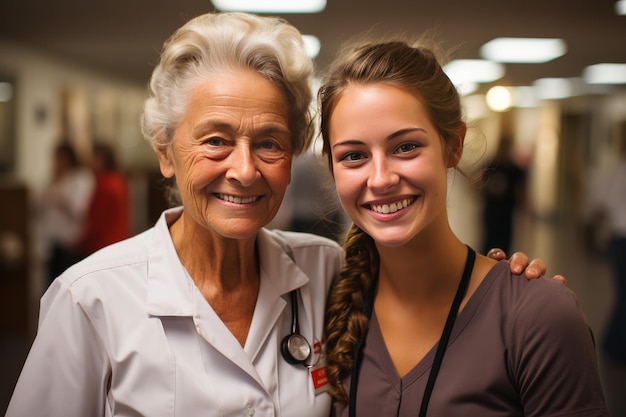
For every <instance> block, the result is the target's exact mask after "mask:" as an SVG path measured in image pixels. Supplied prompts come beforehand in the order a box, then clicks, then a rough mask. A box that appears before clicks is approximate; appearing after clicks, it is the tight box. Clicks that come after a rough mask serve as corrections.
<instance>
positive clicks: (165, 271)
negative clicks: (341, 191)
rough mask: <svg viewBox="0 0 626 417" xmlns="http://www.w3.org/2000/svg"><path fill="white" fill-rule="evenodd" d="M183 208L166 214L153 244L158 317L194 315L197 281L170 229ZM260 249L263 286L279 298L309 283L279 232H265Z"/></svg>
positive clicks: (151, 298) (152, 310)
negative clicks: (182, 260)
mask: <svg viewBox="0 0 626 417" xmlns="http://www.w3.org/2000/svg"><path fill="white" fill-rule="evenodd" d="M182 212H183V208H182V207H177V208H173V209H169V210H166V211H164V212H163V213H162V214H161V217H160V218H159V220H158V221H157V223H156V225H155V227H154V229H153V230H154V233H153V236H152V239H151V241H150V243H149V245H150V247H149V255H148V256H149V262H148V294H147V312H148V313H149V314H151V315H154V316H192V315H193V314H194V307H193V306H194V304H193V293H194V285H195V284H194V283H193V280H191V279H190V278H188V276H187V273H186V271H185V268H184V266H183V265H182V263H181V262H180V260H179V258H178V255H177V253H176V249H175V247H174V243H173V242H172V238H171V235H170V233H169V228H168V225H169V224H172V223H173V222H174V221H176V220H177V219H178V218H179V217H180V216H181V214H182ZM257 248H258V252H259V260H260V263H261V269H262V271H263V272H264V273H262V274H261V276H262V277H263V278H262V279H265V282H263V283H262V285H267V288H266V289H267V290H268V291H269V293H270V294H274V296H275V297H277V298H278V297H280V296H282V295H284V294H287V293H289V292H290V291H292V290H294V289H296V288H300V287H302V286H304V285H306V284H307V283H308V282H309V278H308V277H307V276H306V274H305V273H304V272H303V271H302V270H301V269H300V268H299V267H298V266H297V265H296V263H295V261H294V259H293V258H292V256H293V254H291V255H290V254H288V252H289V251H290V247H289V245H288V244H286V242H285V240H284V239H283V238H282V237H281V236H280V233H279V232H276V231H271V230H267V229H261V230H260V231H259V233H258V236H257Z"/></svg>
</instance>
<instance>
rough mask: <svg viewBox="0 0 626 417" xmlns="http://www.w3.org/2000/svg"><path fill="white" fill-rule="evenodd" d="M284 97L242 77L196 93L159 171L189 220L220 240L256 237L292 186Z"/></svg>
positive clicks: (253, 77)
mask: <svg viewBox="0 0 626 417" xmlns="http://www.w3.org/2000/svg"><path fill="white" fill-rule="evenodd" d="M291 159H292V148H291V132H290V130H289V112H288V104H287V100H286V98H285V96H284V94H283V93H282V92H281V91H280V90H279V89H278V88H277V87H276V86H275V85H274V84H272V83H271V82H269V81H268V80H266V79H265V78H263V77H261V76H260V75H259V74H257V73H255V72H252V71H246V70H240V71H236V72H233V73H230V74H225V75H223V76H221V77H216V78H213V79H211V80H210V81H207V82H205V83H203V84H201V85H199V86H197V87H196V88H194V90H193V93H192V97H191V100H190V102H189V107H188V109H187V112H186V114H185V115H184V117H183V118H182V120H181V122H180V123H179V125H178V127H177V128H176V131H175V134H174V141H173V143H172V145H171V146H170V148H168V149H167V150H166V151H162V152H160V153H159V161H160V165H161V172H162V173H163V175H164V176H165V177H172V176H176V181H177V185H178V188H179V191H180V196H181V200H182V203H183V205H184V207H185V215H186V216H191V218H192V219H193V220H194V221H195V222H196V223H197V224H198V226H199V227H202V228H206V229H208V230H210V231H212V232H214V233H216V234H217V235H219V236H222V237H225V238H233V239H245V238H252V237H254V236H255V235H256V233H257V232H258V230H259V229H260V228H261V227H263V226H265V225H266V224H268V223H269V222H270V221H271V220H272V218H273V217H274V216H275V214H276V212H277V211H278V208H279V206H280V203H281V201H282V199H283V196H284V194H285V190H286V189H287V186H288V185H289V181H290V180H291Z"/></svg>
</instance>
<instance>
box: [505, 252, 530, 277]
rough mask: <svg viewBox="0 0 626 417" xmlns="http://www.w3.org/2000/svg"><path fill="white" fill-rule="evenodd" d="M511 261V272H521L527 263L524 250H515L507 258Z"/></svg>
mask: <svg viewBox="0 0 626 417" xmlns="http://www.w3.org/2000/svg"><path fill="white" fill-rule="evenodd" d="M509 262H510V263H511V272H513V273H514V274H521V273H522V271H524V268H526V265H528V255H526V254H525V253H524V252H515V253H514V254H513V255H512V256H511V258H510V259H509Z"/></svg>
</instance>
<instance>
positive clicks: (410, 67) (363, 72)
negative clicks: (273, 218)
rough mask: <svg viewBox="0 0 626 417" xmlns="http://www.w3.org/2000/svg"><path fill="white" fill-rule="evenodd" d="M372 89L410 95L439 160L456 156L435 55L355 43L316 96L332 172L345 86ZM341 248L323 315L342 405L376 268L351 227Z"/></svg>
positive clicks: (456, 100)
mask: <svg viewBox="0 0 626 417" xmlns="http://www.w3.org/2000/svg"><path fill="white" fill-rule="evenodd" d="M374 83H386V84H390V85H394V86H397V87H400V88H404V89H406V90H408V91H410V92H411V93H413V94H414V95H415V96H416V98H417V99H419V101H420V102H421V103H422V105H423V106H424V107H425V108H426V111H427V112H428V115H429V117H430V119H431V121H432V122H433V124H434V125H435V127H436V128H437V131H438V134H439V136H440V138H441V141H442V144H443V149H444V157H446V158H449V157H451V156H452V155H453V154H458V151H459V148H460V147H461V146H462V144H463V135H464V133H465V122H464V121H463V115H462V108H461V102H460V97H459V94H458V92H457V90H456V88H455V86H454V85H453V84H452V82H451V81H450V79H449V78H448V77H447V75H446V74H445V73H444V71H443V69H442V67H441V65H440V63H439V61H438V59H437V56H436V54H435V52H434V50H433V49H430V48H427V47H423V46H419V44H417V43H410V42H407V41H403V40H391V41H384V42H370V43H360V44H354V45H352V46H348V47H347V48H345V49H344V50H342V51H341V52H340V53H339V54H338V56H337V59H336V60H335V62H334V63H333V64H332V65H331V67H330V69H329V71H328V73H327V75H326V79H325V81H324V82H323V84H322V87H321V89H320V91H319V93H318V99H319V100H318V101H319V105H320V107H321V108H320V115H321V134H322V139H323V145H322V151H323V153H324V154H325V155H326V157H327V161H328V164H329V167H330V169H331V171H332V155H331V150H330V138H329V124H330V121H331V118H332V113H333V111H334V109H335V106H336V105H337V102H338V101H339V99H340V98H341V95H342V93H343V91H344V90H345V89H346V87H348V86H349V85H355V84H356V85H364V84H374ZM456 162H458V161H456ZM344 247H345V250H346V262H345V263H344V266H343V268H342V270H341V272H340V275H339V277H338V279H337V280H336V281H335V282H334V283H333V286H332V288H331V291H330V294H329V297H328V305H327V315H326V340H327V355H328V356H327V359H328V363H327V369H326V371H327V376H328V378H329V382H330V387H331V388H330V393H331V395H332V396H333V397H334V398H335V400H337V401H343V402H345V401H347V400H348V395H347V393H346V391H345V389H344V388H343V385H342V383H341V381H342V379H343V378H344V377H346V376H347V375H348V374H349V372H350V370H351V369H352V367H353V366H354V363H353V361H354V360H353V357H354V353H353V352H354V349H355V346H356V344H357V343H358V342H359V341H361V340H362V339H363V338H364V337H365V335H366V333H367V328H368V324H369V323H368V319H367V317H366V316H365V314H364V311H363V308H364V298H365V294H366V292H367V291H368V289H369V288H370V286H371V285H372V282H373V281H374V279H375V278H376V277H377V275H378V268H379V257H378V251H377V249H376V245H375V243H374V241H373V239H372V238H371V237H370V236H369V235H367V234H366V233H365V232H364V231H363V230H361V229H360V228H359V227H357V226H356V225H354V224H353V225H352V226H351V228H350V230H349V232H348V235H347V237H346V240H345V244H344Z"/></svg>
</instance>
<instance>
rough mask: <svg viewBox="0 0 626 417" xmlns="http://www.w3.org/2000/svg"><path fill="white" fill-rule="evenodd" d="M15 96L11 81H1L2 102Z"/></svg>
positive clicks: (0, 99)
mask: <svg viewBox="0 0 626 417" xmlns="http://www.w3.org/2000/svg"><path fill="white" fill-rule="evenodd" d="M12 98H13V86H12V85H11V84H10V83H6V82H0V102H7V101H10V100H11V99H12Z"/></svg>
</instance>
